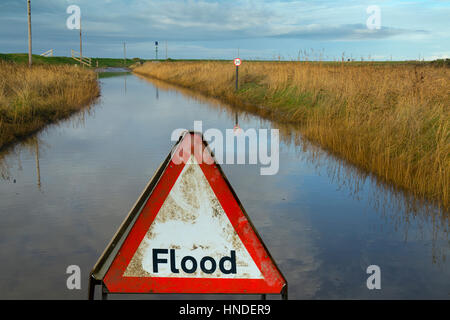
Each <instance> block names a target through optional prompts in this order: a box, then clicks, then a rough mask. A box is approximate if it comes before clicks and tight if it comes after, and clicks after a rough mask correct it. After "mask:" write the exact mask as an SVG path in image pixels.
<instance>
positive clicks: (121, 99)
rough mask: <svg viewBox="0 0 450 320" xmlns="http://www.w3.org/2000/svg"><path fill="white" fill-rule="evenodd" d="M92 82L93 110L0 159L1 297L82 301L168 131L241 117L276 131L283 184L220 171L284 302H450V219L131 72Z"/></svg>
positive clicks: (243, 170) (290, 138) (290, 139)
mask: <svg viewBox="0 0 450 320" xmlns="http://www.w3.org/2000/svg"><path fill="white" fill-rule="evenodd" d="M100 81H101V86H102V96H101V98H100V99H99V100H98V101H97V102H96V103H95V104H94V105H92V106H91V107H89V108H87V109H86V110H84V111H83V112H80V113H79V114H76V115H74V116H73V117H71V118H70V119H68V120H65V121H62V122H60V123H58V124H56V125H51V126H49V127H48V128H46V129H45V130H44V131H42V132H40V133H39V134H37V135H36V136H35V137H32V138H30V139H29V140H28V141H25V142H23V143H21V144H18V145H16V146H15V148H13V149H10V150H6V151H4V152H3V153H2V154H1V156H0V159H1V160H0V174H1V179H0V221H1V223H0V299H85V298H86V297H87V278H88V274H89V272H90V270H91V268H92V267H93V265H94V263H95V262H96V260H97V258H98V257H99V256H100V254H101V253H102V251H103V249H104V248H105V247H106V245H107V244H108V242H109V240H110V239H111V238H112V236H113V235H114V233H115V231H116V230H117V228H118V227H119V225H120V224H121V222H122V220H123V219H124V218H125V216H126V214H127V213H128V211H129V209H130V208H131V206H132V205H133V204H134V202H135V200H136V199H137V198H138V196H139V195H140V193H141V191H142V190H143V188H144V186H145V185H146V184H147V182H148V180H149V179H150V178H151V176H152V175H153V173H154V171H155V170H156V169H157V167H158V166H159V164H160V163H161V162H162V161H163V160H164V159H165V157H166V156H167V154H168V152H169V150H170V148H171V147H172V146H173V142H172V141H170V135H171V133H172V131H173V130H174V129H176V128H186V129H192V128H193V124H194V120H202V121H203V129H204V130H206V129H208V128H218V129H220V130H223V132H225V129H231V128H233V126H234V125H235V121H236V118H237V119H238V122H239V125H240V127H242V128H243V129H245V130H246V129H248V128H256V129H259V128H268V129H270V128H277V129H280V136H281V137H280V138H281V143H280V169H279V172H278V174H276V175H272V176H262V175H260V166H259V165H222V168H223V170H224V172H225V174H226V175H227V177H228V179H229V181H230V183H231V185H232V186H233V188H234V190H235V191H236V193H237V194H238V196H239V198H240V200H241V202H242V204H243V206H244V207H245V209H246V211H247V213H248V215H249V216H250V218H251V219H252V222H253V224H254V225H255V227H256V228H257V230H258V232H259V234H260V236H261V237H262V239H263V240H264V242H265V244H266V246H267V247H268V249H269V251H270V252H271V254H272V256H273V258H274V259H275V261H276V262H277V264H278V266H279V268H280V269H281V271H282V272H283V274H284V276H285V277H286V279H287V281H288V283H289V298H290V299H419V298H420V299H430V298H436V299H449V298H450V262H449V261H448V255H449V252H450V251H449V248H450V244H449V238H448V229H449V220H448V217H449V213H448V212H442V211H441V210H440V209H439V208H438V207H436V206H433V205H431V204H428V205H427V204H423V203H420V202H418V201H415V200H414V199H413V198H412V197H410V196H408V195H405V194H403V193H401V192H399V191H396V190H394V189H393V188H390V187H388V186H385V185H383V184H382V183H380V182H378V181H377V180H376V179H374V178H371V177H370V175H367V174H365V173H363V172H360V171H359V170H357V169H356V168H354V167H353V166H351V165H348V164H346V163H344V162H343V161H341V160H339V159H336V158H335V157H333V156H331V155H329V154H327V153H326V152H324V151H322V150H321V149H320V148H317V147H316V146H314V145H310V144H308V143H307V142H306V141H304V140H302V138H301V136H300V135H299V134H297V133H296V131H295V129H293V128H286V127H283V126H281V125H280V124H277V123H271V122H270V121H267V120H263V119H260V118H259V117H257V116H253V115H248V114H243V113H240V114H236V113H235V111H234V110H233V109H231V108H230V107H227V106H225V105H221V104H220V103H218V102H217V101H214V100H211V99H205V98H202V97H196V96H195V95H194V94H193V93H191V92H188V91H184V90H179V89H177V88H174V87H171V86H168V85H165V84H163V83H157V82H151V81H148V80H145V79H141V78H139V77H137V76H134V75H132V74H121V75H120V74H119V75H117V74H115V76H114V77H107V78H102V79H100ZM70 265H78V266H79V267H80V268H81V276H82V282H81V290H69V289H68V288H67V286H66V280H67V277H68V276H69V274H66V269H67V267H68V266H70ZM370 265H377V266H379V267H380V270H381V289H379V290H377V289H374V290H369V289H368V288H367V285H366V281H367V278H368V277H369V276H370V274H367V267H368V266H370ZM96 297H97V298H98V293H97V296H96ZM119 297H125V296H119ZM141 297H142V296H139V297H136V296H134V297H133V298H141ZM145 297H149V296H148V295H147V296H145ZM151 297H155V296H151ZM163 297H164V298H170V297H174V296H170V295H169V296H167V295H165V296H163ZM183 297H186V296H181V298H183ZM202 297H203V296H198V295H197V296H195V298H202ZM222 297H223V296H208V298H222ZM239 297H240V298H242V296H239ZM252 297H253V298H258V297H257V296H256V297H255V296H252ZM269 298H278V297H277V296H269Z"/></svg>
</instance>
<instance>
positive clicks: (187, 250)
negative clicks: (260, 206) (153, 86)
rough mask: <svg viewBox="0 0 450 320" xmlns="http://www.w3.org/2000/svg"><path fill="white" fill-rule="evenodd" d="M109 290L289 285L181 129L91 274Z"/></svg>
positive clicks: (200, 146)
mask: <svg viewBox="0 0 450 320" xmlns="http://www.w3.org/2000/svg"><path fill="white" fill-rule="evenodd" d="M89 281H90V289H89V298H91V299H92V298H93V292H94V291H93V285H92V283H93V284H94V285H95V284H101V285H102V286H103V287H104V288H105V290H107V292H108V293H239V294H267V293H272V294H280V293H281V294H282V295H283V297H284V298H287V282H286V280H285V278H284V277H283V275H282V274H281V272H280V270H279V269H278V267H277V266H276V264H275V262H274V260H273V259H272V257H271V256H270V254H269V252H268V250H267V248H266V247H265V245H264V244H263V242H262V240H261V238H260V237H259V235H258V234H257V232H256V230H255V228H254V227H253V225H252V223H251V222H250V219H249V217H248V216H247V214H246V213H245V211H244V209H243V207H242V205H241V203H240V202H239V200H238V198H237V196H236V194H235V192H234V191H233V189H232V188H231V185H230V184H229V182H228V180H227V179H226V177H225V175H224V173H223V171H222V170H221V169H220V166H219V165H218V164H217V162H216V161H215V159H214V158H213V156H212V154H211V152H210V150H209V147H208V145H207V143H206V141H204V140H203V137H202V135H201V134H200V133H194V132H185V133H184V134H183V135H182V137H181V138H180V140H179V142H178V143H177V144H176V145H175V147H174V148H173V149H172V152H171V153H170V154H169V155H168V157H167V158H166V160H165V161H164V162H163V164H162V165H161V166H160V168H159V169H158V171H157V172H156V174H155V176H154V177H153V178H152V179H151V180H150V182H149V184H148V185H147V187H146V189H145V190H144V192H143V194H142V195H141V197H140V198H139V199H138V201H137V202H136V204H135V206H134V208H133V209H132V210H131V211H130V213H129V215H128V217H127V218H126V219H125V221H124V222H123V223H122V225H121V227H120V228H119V230H118V231H117V233H116V235H115V236H114V238H113V239H112V240H111V242H110V244H109V245H108V247H107V248H106V249H105V251H104V253H103V255H102V256H101V257H100V259H99V261H98V262H97V264H96V265H95V267H94V269H93V270H92V272H91V275H90V280H89Z"/></svg>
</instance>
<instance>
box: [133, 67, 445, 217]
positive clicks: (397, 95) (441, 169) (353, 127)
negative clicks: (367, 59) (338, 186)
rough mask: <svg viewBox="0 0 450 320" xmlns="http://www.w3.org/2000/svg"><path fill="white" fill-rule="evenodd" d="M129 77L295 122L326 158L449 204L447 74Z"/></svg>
mask: <svg viewBox="0 0 450 320" xmlns="http://www.w3.org/2000/svg"><path fill="white" fill-rule="evenodd" d="M134 72H136V73H138V74H141V75H144V76H150V77H153V78H157V79H160V80H164V81H167V82H170V83H173V84H177V85H181V86H184V87H187V88H190V89H194V90H197V91H200V92H202V93H203V94H206V95H208V96H213V97H216V98H220V99H222V100H224V101H225V102H228V103H231V104H234V105H236V106H239V107H241V108H246V109H249V110H251V111H253V112H255V113H258V114H260V115H262V116H264V117H270V118H274V119H277V120H281V121H286V122H294V123H298V124H300V128H301V132H302V134H303V135H304V136H305V137H307V138H308V139H310V140H312V141H315V142H317V143H319V144H320V145H321V146H323V147H324V148H325V149H327V150H329V151H330V152H332V153H334V154H336V155H338V156H340V157H342V158H344V159H346V160H347V161H349V162H351V163H353V164H355V165H357V166H358V167H360V168H362V169H364V170H366V171H368V172H371V173H374V174H375V175H377V176H378V177H379V178H381V179H382V180H383V181H385V182H387V183H390V184H393V185H395V186H397V187H400V188H403V189H406V190H410V191H411V192H413V193H414V194H415V195H416V196H418V197H423V198H428V199H432V200H437V201H438V202H439V203H441V204H442V205H443V206H444V207H446V208H448V207H449V205H450V69H449V68H436V67H432V66H414V65H407V64H405V65H400V64H399V65H395V64H386V65H383V64H376V65H375V64H370V63H368V64H358V65H354V64H348V63H314V62H311V63H299V62H283V63H280V62H244V64H243V65H242V66H241V67H240V72H239V73H240V89H239V91H238V92H235V90H234V86H235V68H234V66H233V65H232V63H231V62H165V63H146V64H144V65H143V66H141V67H138V68H136V69H135V70H134Z"/></svg>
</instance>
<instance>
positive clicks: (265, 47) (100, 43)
mask: <svg viewBox="0 0 450 320" xmlns="http://www.w3.org/2000/svg"><path fill="white" fill-rule="evenodd" d="M26 2H27V1H26V0H0V52H2V53H4V52H27V22H26V21H27V20H26V19H27V10H26ZM31 4H32V28H33V53H42V52H44V51H46V50H48V49H51V48H53V49H54V50H55V55H59V56H67V55H70V49H72V48H73V49H76V50H78V48H79V38H78V37H79V35H78V30H69V29H68V28H67V26H66V20H67V19H68V17H69V16H70V15H69V14H68V13H66V10H67V7H68V6H69V5H78V6H79V7H80V9H81V16H82V28H83V41H84V47H83V53H84V54H85V55H87V56H91V57H123V42H126V43H127V56H128V57H141V58H154V57H155V46H154V41H159V44H160V45H159V57H160V58H165V55H166V43H167V51H168V56H169V57H170V58H212V59H232V58H234V57H235V56H237V54H238V49H239V55H240V57H241V58H244V59H273V58H278V56H280V57H281V58H282V59H286V60H291V59H297V58H299V57H300V58H302V59H303V58H304V57H305V52H306V56H308V57H309V59H320V58H321V59H326V60H334V59H340V58H341V56H342V55H345V57H348V58H353V59H357V60H360V59H361V58H364V59H365V60H366V59H374V60H389V59H391V57H392V59H393V60H404V59H418V58H420V59H423V58H424V59H426V60H430V59H436V58H450V0H370V1H367V0H341V1H330V0H304V1H298V0H296V1H290V0H274V1H272V0H270V1H269V0H236V1H234V0H228V1H224V0H31ZM369 6H378V7H379V9H380V18H381V19H380V22H381V24H380V27H379V28H378V29H370V28H368V26H367V21H368V19H369V20H370V18H371V16H372V14H373V12H369V13H368V12H367V9H368V7H369ZM370 21H372V22H373V21H374V20H370ZM375 22H376V21H375ZM372 25H373V24H372Z"/></svg>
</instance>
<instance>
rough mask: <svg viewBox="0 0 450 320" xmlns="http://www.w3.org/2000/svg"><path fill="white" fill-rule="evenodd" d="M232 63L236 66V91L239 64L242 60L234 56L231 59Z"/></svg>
mask: <svg viewBox="0 0 450 320" xmlns="http://www.w3.org/2000/svg"><path fill="white" fill-rule="evenodd" d="M233 63H234V65H235V66H236V91H238V90H239V66H240V65H241V64H242V60H241V59H240V58H236V59H234V60H233Z"/></svg>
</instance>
